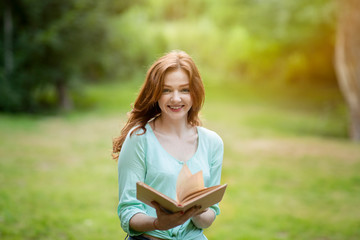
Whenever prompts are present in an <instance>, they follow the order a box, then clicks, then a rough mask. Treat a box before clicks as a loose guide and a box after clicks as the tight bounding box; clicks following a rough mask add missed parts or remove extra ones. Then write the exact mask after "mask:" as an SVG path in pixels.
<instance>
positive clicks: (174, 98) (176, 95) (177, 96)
mask: <svg viewBox="0 0 360 240" xmlns="http://www.w3.org/2000/svg"><path fill="white" fill-rule="evenodd" d="M171 101H172V102H180V101H181V97H180V94H179V92H178V91H174V92H173V95H172V98H171Z"/></svg>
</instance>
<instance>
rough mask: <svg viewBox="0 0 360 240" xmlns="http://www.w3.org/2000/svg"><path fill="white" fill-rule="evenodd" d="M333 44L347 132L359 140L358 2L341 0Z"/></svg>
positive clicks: (359, 38) (359, 55)
mask: <svg viewBox="0 0 360 240" xmlns="http://www.w3.org/2000/svg"><path fill="white" fill-rule="evenodd" d="M338 4H339V9H340V11H339V16H338V28H337V38H336V47H335V66H336V72H337V76H338V82H339V85H340V89H341V91H342V93H343V95H344V97H345V99H346V102H347V104H348V108H349V113H350V128H349V130H350V136H351V138H352V139H353V140H355V141H360V32H359V29H360V15H359V12H360V3H359V1H358V0H341V1H338Z"/></svg>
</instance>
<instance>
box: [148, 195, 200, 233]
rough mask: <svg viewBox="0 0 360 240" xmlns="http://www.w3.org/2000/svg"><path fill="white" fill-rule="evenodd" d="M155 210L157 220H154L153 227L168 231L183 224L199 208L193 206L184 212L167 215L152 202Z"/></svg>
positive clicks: (196, 212) (167, 213)
mask: <svg viewBox="0 0 360 240" xmlns="http://www.w3.org/2000/svg"><path fill="white" fill-rule="evenodd" d="M152 204H153V207H154V208H155V209H156V215H157V218H156V219H155V220H154V227H155V228H156V229H157V230H168V229H171V228H174V227H176V226H179V225H181V224H183V223H185V222H186V221H187V220H188V219H190V218H192V217H193V216H195V215H197V214H198V213H199V210H200V208H201V207H200V206H194V207H192V208H190V209H189V210H187V211H186V212H176V213H169V212H167V211H165V210H164V209H163V208H162V207H161V206H160V205H159V204H158V203H157V202H152Z"/></svg>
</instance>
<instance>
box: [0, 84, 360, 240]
mask: <svg viewBox="0 0 360 240" xmlns="http://www.w3.org/2000/svg"><path fill="white" fill-rule="evenodd" d="M138 89H139V84H138V83H136V84H134V83H127V84H125V85H122V86H119V85H117V84H116V83H113V84H107V85H100V86H96V85H92V86H88V87H87V88H86V89H85V96H84V97H83V102H82V103H83V106H93V107H94V108H93V109H94V110H92V111H90V110H83V111H81V112H74V113H70V114H67V115H54V116H42V117H34V116H27V115H22V116H11V115H0V239H5V240H17V239H86V240H88V239H90V240H91V239H94V240H95V239H123V238H124V237H125V234H124V232H123V231H122V229H121V228H120V224H119V220H118V218H117V215H116V207H117V194H118V192H117V169H116V163H115V162H114V161H112V160H111V158H110V153H111V140H112V138H113V137H115V136H117V135H118V133H119V132H120V129H121V124H122V123H123V122H124V121H125V118H126V112H127V111H129V110H130V109H129V106H130V104H131V102H132V101H133V100H134V96H136V92H137V90H138ZM207 92H208V94H207V100H206V103H205V107H204V111H203V112H202V117H203V119H204V125H205V126H206V127H208V128H210V129H213V130H215V131H216V132H218V133H219V134H220V135H221V136H222V138H223V140H224V143H225V156H224V166H223V176H222V181H223V182H224V183H225V182H227V183H228V184H229V187H228V190H227V192H226V195H225V197H224V199H223V201H222V202H221V210H222V213H221V215H219V216H218V217H217V220H216V221H215V223H214V224H213V226H212V227H211V228H209V229H207V230H206V235H207V237H208V238H209V239H240V240H241V239H244V240H248V239H250V240H252V239H254V240H263V239H270V240H272V239H274V240H275V239H279V240H280V239H288V240H297V239H299V240H302V239H313V240H325V239H326V240H338V239H339V240H340V239H346V240H348V239H354V240H355V239H359V238H360V220H359V216H360V208H359V205H360V147H359V145H358V144H355V143H351V142H350V141H348V140H347V133H346V122H347V118H346V116H345V113H346V112H345V111H344V110H343V106H341V104H339V105H337V104H333V103H332V104H331V106H332V107H329V106H328V105H327V104H326V102H327V101H326V99H331V98H330V97H328V96H329V95H328V96H326V97H321V99H315V98H313V101H314V105H309V104H305V103H304V102H302V101H299V102H296V101H284V102H283V101H282V100H281V99H287V98H286V97H283V98H280V97H279V96H276V97H274V98H271V97H270V98H269V96H266V94H262V93H260V92H256V91H255V92H254V90H253V89H251V88H249V87H246V86H240V85H239V86H236V88H235V87H234V88H232V87H230V88H229V87H227V86H219V85H214V86H212V85H211V84H208V85H207ZM330 95H331V94H330ZM313 96H316V94H314V95H313ZM319 98H320V97H319ZM269 99H270V100H269ZM271 99H272V100H271ZM307 101H310V100H309V99H308V100H307ZM329 101H330V100H329ZM80 102H81V101H80Z"/></svg>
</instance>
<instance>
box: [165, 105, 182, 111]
mask: <svg viewBox="0 0 360 240" xmlns="http://www.w3.org/2000/svg"><path fill="white" fill-rule="evenodd" d="M168 107H169V108H170V109H171V110H172V111H178V110H180V109H182V108H183V107H184V105H181V106H168Z"/></svg>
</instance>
